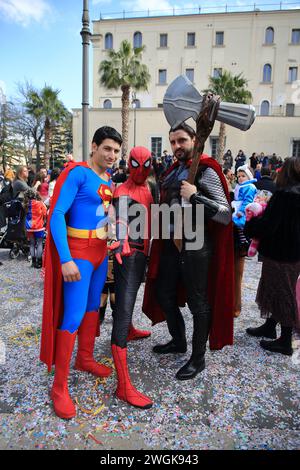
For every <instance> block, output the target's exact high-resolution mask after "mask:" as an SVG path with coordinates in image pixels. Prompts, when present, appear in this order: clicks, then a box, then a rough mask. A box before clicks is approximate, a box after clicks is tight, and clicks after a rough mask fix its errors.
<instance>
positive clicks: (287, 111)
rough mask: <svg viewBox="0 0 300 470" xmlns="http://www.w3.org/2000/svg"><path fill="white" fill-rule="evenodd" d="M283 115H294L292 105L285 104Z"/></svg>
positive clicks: (293, 106)
mask: <svg viewBox="0 0 300 470" xmlns="http://www.w3.org/2000/svg"><path fill="white" fill-rule="evenodd" d="M285 115H286V116H288V117H292V116H294V115H295V105H294V103H287V104H286V111H285Z"/></svg>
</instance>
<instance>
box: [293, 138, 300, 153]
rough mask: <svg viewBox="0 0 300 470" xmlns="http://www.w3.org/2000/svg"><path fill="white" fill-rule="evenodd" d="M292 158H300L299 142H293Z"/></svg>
mask: <svg viewBox="0 0 300 470" xmlns="http://www.w3.org/2000/svg"><path fill="white" fill-rule="evenodd" d="M292 157H300V140H293V149H292Z"/></svg>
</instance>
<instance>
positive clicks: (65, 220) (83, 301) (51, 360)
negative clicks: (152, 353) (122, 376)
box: [40, 163, 112, 419]
mask: <svg viewBox="0 0 300 470" xmlns="http://www.w3.org/2000/svg"><path fill="white" fill-rule="evenodd" d="M111 197H112V193H111V182H110V180H108V181H107V180H106V179H102V178H100V176H99V175H98V174H97V173H96V172H94V171H93V170H92V169H91V168H90V167H89V166H88V164H86V163H81V164H76V163H72V164H69V165H68V167H67V168H66V169H65V170H64V171H63V172H62V174H61V176H60V177H59V178H58V180H57V183H56V185H55V189H54V194H53V197H52V202H51V209H50V214H49V220H48V238H47V243H46V249H45V289H44V307H43V324H42V337H41V355H40V358H41V360H42V361H43V362H45V363H46V364H47V366H48V370H50V369H51V367H52V365H53V364H55V378H54V383H53V387H52V391H51V398H52V400H53V405H54V410H55V412H56V414H57V415H58V416H60V417H62V418H66V419H68V418H72V417H73V416H75V414H76V409H75V406H74V404H73V402H72V400H71V398H70V396H69V393H68V385H67V379H68V375H69V365H70V360H71V356H72V351H73V348H74V343H75V339H76V336H78V352H77V357H76V362H75V368H76V369H78V370H83V371H87V372H90V373H92V374H94V375H96V376H100V377H106V376H108V375H110V373H111V372H112V371H111V369H110V368H108V367H106V366H104V365H102V364H98V363H97V362H96V361H95V360H94V357H93V351H94V343H95V337H96V336H97V335H99V315H98V309H99V305H100V297H101V292H102V289H103V286H104V283H105V280H106V276H107V241H106V237H107V221H108V220H107V211H108V206H109V203H110V200H111ZM69 261H74V262H75V264H76V265H77V267H78V269H79V272H80V280H79V281H76V282H65V281H64V280H63V278H62V272H61V265H62V264H64V263H67V262H69Z"/></svg>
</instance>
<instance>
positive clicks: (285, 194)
mask: <svg viewBox="0 0 300 470" xmlns="http://www.w3.org/2000/svg"><path fill="white" fill-rule="evenodd" d="M244 232H245V234H246V236H247V237H249V238H258V239H259V249H258V251H259V253H260V254H261V255H263V256H265V257H266V258H270V259H272V260H274V261H279V262H288V263H295V262H298V261H300V185H298V186H293V187H291V188H285V189H280V190H277V191H276V192H275V193H274V194H273V196H272V197H271V199H270V201H269V203H268V205H267V207H266V210H265V212H264V213H263V215H262V216H259V217H255V218H253V219H251V220H250V221H249V222H247V223H246V225H245V229H244Z"/></svg>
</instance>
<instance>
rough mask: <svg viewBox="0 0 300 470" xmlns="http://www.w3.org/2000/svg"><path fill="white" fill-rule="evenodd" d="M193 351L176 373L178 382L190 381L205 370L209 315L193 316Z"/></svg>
mask: <svg viewBox="0 0 300 470" xmlns="http://www.w3.org/2000/svg"><path fill="white" fill-rule="evenodd" d="M193 320H194V331H193V350H192V355H191V358H190V359H189V361H188V362H187V363H186V364H185V365H184V366H183V367H181V369H180V370H179V371H178V372H177V374H176V378H177V379H178V380H190V379H193V378H194V377H196V375H197V374H199V373H200V372H201V371H202V370H203V369H205V350H206V343H207V338H208V333H209V328H210V313H209V312H207V313H201V314H200V315H194V316H193Z"/></svg>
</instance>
